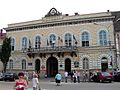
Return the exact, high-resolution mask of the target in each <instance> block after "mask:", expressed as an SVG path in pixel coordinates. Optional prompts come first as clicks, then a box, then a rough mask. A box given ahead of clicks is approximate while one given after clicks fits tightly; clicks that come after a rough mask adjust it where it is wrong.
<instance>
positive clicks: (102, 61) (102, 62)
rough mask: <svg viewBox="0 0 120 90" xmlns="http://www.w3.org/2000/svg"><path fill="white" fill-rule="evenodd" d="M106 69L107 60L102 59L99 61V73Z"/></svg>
mask: <svg viewBox="0 0 120 90" xmlns="http://www.w3.org/2000/svg"><path fill="white" fill-rule="evenodd" d="M107 69H108V60H107V58H106V57H103V58H102V60H101V71H106V70H107Z"/></svg>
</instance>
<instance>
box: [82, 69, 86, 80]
mask: <svg viewBox="0 0 120 90" xmlns="http://www.w3.org/2000/svg"><path fill="white" fill-rule="evenodd" d="M82 76H83V82H86V72H85V71H83V74H82Z"/></svg>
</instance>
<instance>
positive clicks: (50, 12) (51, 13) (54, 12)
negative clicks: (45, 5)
mask: <svg viewBox="0 0 120 90" xmlns="http://www.w3.org/2000/svg"><path fill="white" fill-rule="evenodd" d="M60 15H62V13H60V12H58V11H57V9H55V8H52V9H50V11H49V12H48V13H47V15H45V17H49V16H60Z"/></svg>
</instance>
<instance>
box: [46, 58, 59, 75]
mask: <svg viewBox="0 0 120 90" xmlns="http://www.w3.org/2000/svg"><path fill="white" fill-rule="evenodd" d="M46 64H47V65H46V66H47V68H46V73H47V76H48V77H54V76H55V75H56V74H57V73H58V60H57V59H56V58H55V57H50V58H48V60H47V63H46Z"/></svg>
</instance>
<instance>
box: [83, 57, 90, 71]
mask: <svg viewBox="0 0 120 90" xmlns="http://www.w3.org/2000/svg"><path fill="white" fill-rule="evenodd" d="M83 69H85V70H86V69H89V60H88V58H84V59H83Z"/></svg>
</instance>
